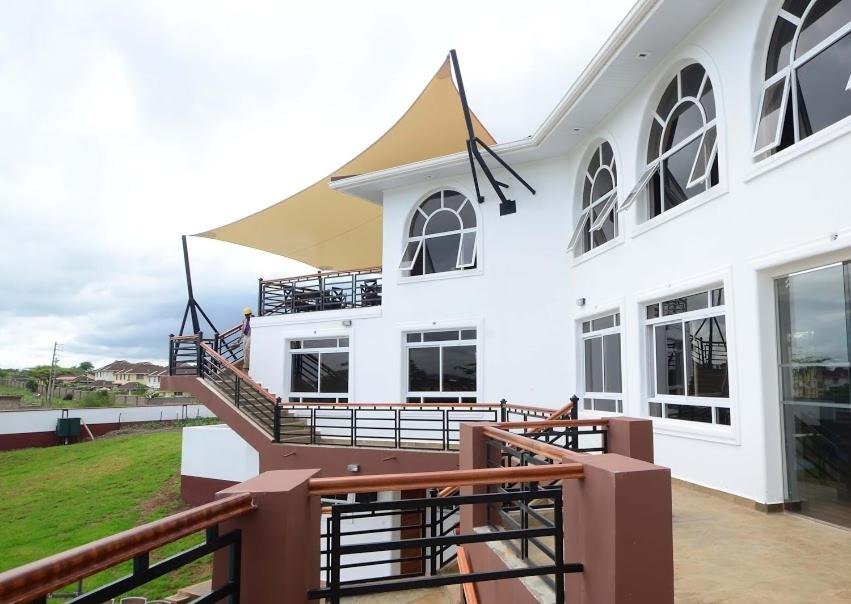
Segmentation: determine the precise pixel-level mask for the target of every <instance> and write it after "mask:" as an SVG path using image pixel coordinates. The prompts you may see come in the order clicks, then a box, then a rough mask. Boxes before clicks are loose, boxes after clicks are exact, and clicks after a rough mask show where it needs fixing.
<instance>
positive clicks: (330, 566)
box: [308, 484, 583, 604]
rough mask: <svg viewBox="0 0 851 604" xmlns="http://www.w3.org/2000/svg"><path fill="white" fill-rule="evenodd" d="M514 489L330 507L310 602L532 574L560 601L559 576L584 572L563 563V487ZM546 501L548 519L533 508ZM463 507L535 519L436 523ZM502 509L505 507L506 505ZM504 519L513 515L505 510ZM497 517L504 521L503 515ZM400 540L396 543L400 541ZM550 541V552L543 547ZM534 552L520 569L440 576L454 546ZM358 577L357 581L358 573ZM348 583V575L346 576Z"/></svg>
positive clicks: (561, 578)
mask: <svg viewBox="0 0 851 604" xmlns="http://www.w3.org/2000/svg"><path fill="white" fill-rule="evenodd" d="M528 487H529V488H527V489H525V490H523V489H517V490H515V491H508V490H504V491H502V492H490V493H484V494H477V495H457V496H451V497H442V498H440V497H426V498H418V499H403V500H396V501H373V502H365V503H350V504H338V505H333V506H331V514H330V517H329V518H328V519H327V520H326V530H325V533H324V534H323V543H324V544H325V545H324V548H323V550H322V551H323V555H324V557H325V560H326V562H325V564H323V571H324V577H325V583H326V585H325V587H323V588H317V589H313V590H311V591H310V592H309V593H308V597H309V598H310V599H318V598H326V599H327V600H326V601H327V602H329V603H331V604H337V603H339V602H340V599H341V598H344V597H351V596H358V595H369V594H377V593H386V592H393V591H400V590H408V589H419V588H431V587H440V586H445V585H458V584H461V583H476V582H480V581H495V580H499V579H511V578H519V577H532V576H543V577H546V576H550V577H551V580H550V583H551V585H552V586H553V589H554V594H553V601H555V602H556V603H557V604H562V603H563V602H564V573H568V572H582V570H583V567H582V564H578V563H573V564H570V563H565V561H564V550H563V543H564V528H563V519H562V513H561V508H562V492H561V489H560V488H539V486H538V485H537V484H530V485H528ZM542 502H549V503H548V505H549V507H550V509H552V510H554V513H553V514H552V515H551V517H549V518H548V517H546V516H545V515H543V514H538V513H537V512H536V510H537V509H538V507H539V506H541V505H543V504H542ZM464 505H486V506H489V507H490V506H497V507H498V509H500V510H506V509H507V510H511V506H515V507H517V508H518V509H521V507H522V508H523V509H528V510H529V512H527V513H528V515H529V517H530V518H534V522H526V524H525V526H523V525H518V526H514V525H513V524H509V523H508V522H507V521H506V520H505V519H501V520H499V522H498V523H497V524H496V525H493V526H491V530H479V531H476V532H474V533H472V534H462V533H459V532H458V531H457V530H456V529H455V525H454V523H453V522H451V521H449V522H444V523H443V524H441V523H440V522H439V521H435V519H440V518H452V516H453V515H457V513H458V512H457V510H458V509H459V508H460V507H461V506H464ZM506 506H507V507H506ZM504 513H505V514H508V515H509V518H510V514H511V512H510V511H509V512H504ZM376 517H379V518H382V517H386V518H392V519H394V520H395V521H394V522H389V523H387V526H382V527H377V528H367V529H364V528H362V527H363V522H364V520H365V519H366V518H376ZM500 518H502V516H500ZM397 536H398V538H397ZM543 539H551V540H552V543H553V545H552V547H549V546H547V545H546V544H545V543H543V542H542V540H543ZM514 542H519V543H520V544H525V545H521V548H525V550H526V551H529V548H530V547H531V548H536V549H537V551H538V554H537V555H534V556H526V558H525V564H524V565H523V566H522V567H521V568H511V569H508V570H502V571H480V572H473V573H468V574H458V573H455V574H448V573H446V572H444V573H440V574H439V571H441V569H442V568H443V565H444V564H445V563H446V562H448V561H449V560H450V559H451V558H452V557H453V556H454V551H455V550H454V548H457V547H458V546H460V545H464V544H467V543H492V544H496V543H504V544H507V545H508V547H514ZM357 572H359V574H360V576H355V575H356V573H357ZM346 574H347V575H349V577H352V578H346V577H345V576H344V575H346Z"/></svg>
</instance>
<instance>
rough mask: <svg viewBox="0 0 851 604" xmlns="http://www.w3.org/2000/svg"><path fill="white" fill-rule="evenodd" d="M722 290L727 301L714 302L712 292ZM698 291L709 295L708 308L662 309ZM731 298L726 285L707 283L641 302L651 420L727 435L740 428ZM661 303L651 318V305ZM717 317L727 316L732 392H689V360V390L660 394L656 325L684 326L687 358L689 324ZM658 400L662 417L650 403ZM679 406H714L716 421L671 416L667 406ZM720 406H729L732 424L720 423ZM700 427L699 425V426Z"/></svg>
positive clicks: (685, 373)
mask: <svg viewBox="0 0 851 604" xmlns="http://www.w3.org/2000/svg"><path fill="white" fill-rule="evenodd" d="M718 289H721V290H722V292H723V296H724V300H723V302H722V303H721V304H716V305H713V304H712V295H713V292H714V291H716V290H718ZM696 294H705V295H706V296H707V306H706V307H705V308H701V309H697V310H692V311H687V312H680V313H673V314H669V315H663V314H662V312H661V305H662V304H663V303H664V302H667V301H671V300H676V299H678V298H686V297H689V296H693V295H696ZM727 302H728V298H727V286H726V285H725V284H714V285H711V286H704V287H701V288H698V289H696V290H695V289H692V290H686V291H684V292H682V293H679V294H677V295H673V296H671V295H666V296H665V297H663V298H659V299H656V300H655V301H647V302H643V303H641V307H640V308H641V322H642V328H643V331H644V336H645V345H646V348H645V353H646V359H647V368H646V369H647V376H648V383H647V388H646V391H645V392H646V398H645V404H644V413H645V416H646V417H648V418H649V419H651V420H652V421H654V422H660V423H664V424H665V425H669V426H672V427H673V426H676V427H677V428H686V427H687V428H690V429H695V428H698V427H702V428H704V429H706V428H709V429H715V430H721V431H723V433H725V434H733V433H734V430H738V426H737V421H736V420H737V419H738V418H737V415H736V409H737V405H736V401H735V398H734V393H733V388H732V383H731V381H732V375H733V367H732V364H731V363H730V357H731V354H730V352H731V349H732V346H731V344H730V331H731V330H730V329H729V321H727V318H728V316H729V313H728V310H729V309H728V306H727ZM654 305H659V310H660V312H659V316H658V317H654V318H652V319H651V318H647V309H648V307H650V306H654ZM713 317H724V319H725V328H724V332H725V333H724V338H725V340H724V342H725V347H726V355H727V387H728V391H729V395H728V396H727V397H710V396H695V395H689V394H687V392H688V370H687V363H685V362H684V363H683V374H682V378H683V386H684V390H685V393H684V394H682V395H679V394H658V393H657V391H658V384H657V375H658V374H657V363H658V358H657V356H656V327H657V326H659V325H674V324H678V325H680V328H681V330H682V335H683V354H684V360H685V344H686V341H687V337H688V335H687V331H686V329H687V324H688V323H689V322H691V321H694V320H699V319H706V318H713ZM654 403H659V404H661V405H662V409H661V413H662V415H661V416H657V415H652V414H651V413H650V405H651V404H654ZM669 404H670V405H679V406H691V407H710V408H711V415H712V421H711V422H701V421H694V420H686V419H678V418H671V417H667V409H666V405H669ZM719 409H726V410H727V411H728V413H729V416H730V423H729V424H723V423H719V422H718V419H719V411H718V410H719ZM698 429H699V428H698Z"/></svg>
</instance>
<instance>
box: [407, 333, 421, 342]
mask: <svg viewBox="0 0 851 604" xmlns="http://www.w3.org/2000/svg"><path fill="white" fill-rule="evenodd" d="M405 339H406V340H407V341H408V342H422V340H423V334H421V333H409V334H408V335H407V336H405Z"/></svg>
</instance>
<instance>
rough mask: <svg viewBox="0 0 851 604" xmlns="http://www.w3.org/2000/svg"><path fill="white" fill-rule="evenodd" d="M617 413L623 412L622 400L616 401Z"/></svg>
mask: <svg viewBox="0 0 851 604" xmlns="http://www.w3.org/2000/svg"><path fill="white" fill-rule="evenodd" d="M618 413H623V401H618Z"/></svg>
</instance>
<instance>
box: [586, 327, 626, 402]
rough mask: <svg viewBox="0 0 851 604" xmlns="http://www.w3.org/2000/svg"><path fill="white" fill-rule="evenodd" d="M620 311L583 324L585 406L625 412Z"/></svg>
mask: <svg viewBox="0 0 851 604" xmlns="http://www.w3.org/2000/svg"><path fill="white" fill-rule="evenodd" d="M620 324H621V321H620V313H615V314H613V315H606V316H603V317H598V318H596V319H592V320H589V321H584V322H583V323H582V362H583V369H584V371H583V374H584V377H585V388H584V395H583V406H584V407H585V408H586V409H594V410H596V411H609V412H613V413H623V378H622V374H621V371H622V369H621V327H620Z"/></svg>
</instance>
